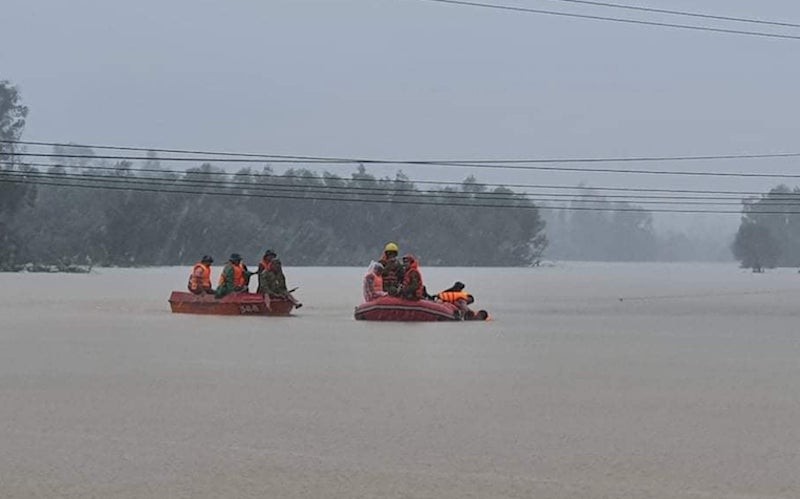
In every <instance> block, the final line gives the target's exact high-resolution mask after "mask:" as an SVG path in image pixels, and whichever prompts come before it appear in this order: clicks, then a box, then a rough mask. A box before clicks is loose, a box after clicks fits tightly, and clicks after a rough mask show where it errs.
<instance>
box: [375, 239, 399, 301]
mask: <svg viewBox="0 0 800 499" xmlns="http://www.w3.org/2000/svg"><path fill="white" fill-rule="evenodd" d="M399 253H400V248H399V247H398V246H397V244H396V243H393V242H389V243H386V246H384V247H383V255H382V256H381V259H380V260H379V262H380V264H381V265H383V272H382V275H381V276H382V277H383V290H384V291H386V292H387V293H389V294H390V295H396V294H397V292H398V288H399V286H400V283H401V282H403V264H402V262H400V260H399V259H398V258H397V255H398V254H399Z"/></svg>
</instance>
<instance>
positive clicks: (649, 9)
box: [550, 0, 800, 28]
mask: <svg viewBox="0 0 800 499" xmlns="http://www.w3.org/2000/svg"><path fill="white" fill-rule="evenodd" d="M550 1H553V2H564V3H572V4H583V5H591V6H597V7H611V8H614V9H626V10H634V11H639V12H651V13H655V14H669V15H674V16H684V17H696V18H701V19H714V20H717V21H733V22H740V23H750V24H761V25H767V26H780V27H788V28H800V24H795V23H790V22H782V21H766V20H763V19H752V18H746V17H730V16H719V15H713V14H702V13H699V12H686V11H682V10H669V9H656V8H653V7H640V6H638V5H624V4H619V3H611V2H594V1H589V0H550Z"/></svg>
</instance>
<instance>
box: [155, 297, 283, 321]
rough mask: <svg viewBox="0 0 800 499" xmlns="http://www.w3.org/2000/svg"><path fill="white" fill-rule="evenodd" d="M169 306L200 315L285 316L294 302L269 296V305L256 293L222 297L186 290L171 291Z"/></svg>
mask: <svg viewBox="0 0 800 499" xmlns="http://www.w3.org/2000/svg"><path fill="white" fill-rule="evenodd" d="M169 306H170V308H171V309H172V312H173V313H176V314H202V315H269V316H281V315H283V316H286V315H289V314H290V313H291V311H292V309H293V308H294V304H292V302H290V301H289V300H286V299H282V298H271V299H270V301H269V307H267V302H266V300H265V299H264V295H261V294H257V293H231V294H229V295H227V296H225V297H223V298H220V299H217V298H214V295H195V294H193V293H188V292H186V291H173V292H172V294H171V295H170V297H169Z"/></svg>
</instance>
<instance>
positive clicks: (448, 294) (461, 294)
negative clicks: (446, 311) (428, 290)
mask: <svg viewBox="0 0 800 499" xmlns="http://www.w3.org/2000/svg"><path fill="white" fill-rule="evenodd" d="M437 296H438V297H439V299H440V300H442V301H443V302H447V303H455V302H457V301H458V300H464V301H467V298H468V297H469V293H467V292H465V291H443V292H441V293H439V294H438V295H437Z"/></svg>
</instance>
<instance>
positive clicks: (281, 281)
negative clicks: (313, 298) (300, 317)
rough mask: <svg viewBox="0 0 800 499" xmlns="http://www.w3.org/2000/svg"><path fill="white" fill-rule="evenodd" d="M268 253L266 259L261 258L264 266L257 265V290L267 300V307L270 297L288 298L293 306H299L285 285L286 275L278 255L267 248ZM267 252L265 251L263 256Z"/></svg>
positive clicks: (300, 304) (300, 305)
mask: <svg viewBox="0 0 800 499" xmlns="http://www.w3.org/2000/svg"><path fill="white" fill-rule="evenodd" d="M267 253H271V254H270V255H269V259H268V260H262V263H263V264H264V266H263V267H262V265H259V267H258V268H259V269H260V272H259V273H258V292H259V293H261V294H263V295H264V298H265V299H266V300H267V307H269V300H270V298H282V299H286V300H289V301H290V302H292V304H293V305H294V306H295V308H300V307H302V306H303V304H302V303H300V302H299V301H298V300H297V298H295V297H294V296H292V292H291V291H290V290H289V289H288V288H287V287H286V276H285V275H284V273H283V265H282V264H281V261H280V259H279V258H278V255H276V254H275V252H273V251H271V250H267ZM266 256H267V254H266V253H265V257H266Z"/></svg>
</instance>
